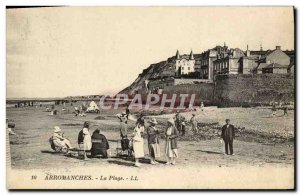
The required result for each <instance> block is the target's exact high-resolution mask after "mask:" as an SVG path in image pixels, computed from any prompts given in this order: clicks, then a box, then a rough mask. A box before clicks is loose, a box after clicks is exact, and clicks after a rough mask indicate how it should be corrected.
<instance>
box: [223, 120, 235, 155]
mask: <svg viewBox="0 0 300 195" xmlns="http://www.w3.org/2000/svg"><path fill="white" fill-rule="evenodd" d="M225 122H226V125H224V126H223V127H222V133H221V142H222V139H223V141H224V142H225V154H226V155H229V154H230V155H234V153H233V139H234V138H235V133H234V126H233V125H231V124H230V120H229V119H226V120H225ZM228 148H229V152H230V153H228Z"/></svg>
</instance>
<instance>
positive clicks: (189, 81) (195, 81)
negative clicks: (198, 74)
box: [174, 79, 212, 85]
mask: <svg viewBox="0 0 300 195" xmlns="http://www.w3.org/2000/svg"><path fill="white" fill-rule="evenodd" d="M199 83H212V81H211V80H208V79H174V85H182V84H199Z"/></svg>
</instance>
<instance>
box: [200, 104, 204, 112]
mask: <svg viewBox="0 0 300 195" xmlns="http://www.w3.org/2000/svg"><path fill="white" fill-rule="evenodd" d="M200 109H201V111H203V110H204V103H203V102H201V105H200Z"/></svg>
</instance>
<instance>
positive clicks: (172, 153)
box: [165, 118, 178, 165]
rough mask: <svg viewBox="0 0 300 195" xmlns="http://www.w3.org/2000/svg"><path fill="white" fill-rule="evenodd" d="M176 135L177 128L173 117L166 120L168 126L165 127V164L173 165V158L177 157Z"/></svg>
mask: <svg viewBox="0 0 300 195" xmlns="http://www.w3.org/2000/svg"><path fill="white" fill-rule="evenodd" d="M177 137H178V130H177V128H176V126H175V122H174V119H173V118H171V119H169V120H168V127H167V129H166V150H165V152H166V157H167V163H166V164H167V165H169V164H172V165H175V159H176V158H178V150H177Z"/></svg>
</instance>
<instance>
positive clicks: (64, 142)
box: [52, 126, 73, 149]
mask: <svg viewBox="0 0 300 195" xmlns="http://www.w3.org/2000/svg"><path fill="white" fill-rule="evenodd" d="M52 140H53V143H54V145H56V146H60V147H67V148H69V149H73V147H72V145H71V143H70V141H69V140H68V139H66V138H64V137H63V133H62V132H61V129H60V128H59V127H58V126H55V127H54V133H53V136H52Z"/></svg>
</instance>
